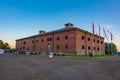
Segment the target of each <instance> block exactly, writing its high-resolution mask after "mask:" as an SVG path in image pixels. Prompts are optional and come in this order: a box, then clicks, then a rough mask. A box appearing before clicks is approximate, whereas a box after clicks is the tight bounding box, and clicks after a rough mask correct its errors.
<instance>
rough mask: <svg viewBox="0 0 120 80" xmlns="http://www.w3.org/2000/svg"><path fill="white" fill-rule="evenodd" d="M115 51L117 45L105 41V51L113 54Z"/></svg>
mask: <svg viewBox="0 0 120 80" xmlns="http://www.w3.org/2000/svg"><path fill="white" fill-rule="evenodd" d="M116 52H117V46H116V45H115V44H114V43H105V53H106V54H115V53H116Z"/></svg>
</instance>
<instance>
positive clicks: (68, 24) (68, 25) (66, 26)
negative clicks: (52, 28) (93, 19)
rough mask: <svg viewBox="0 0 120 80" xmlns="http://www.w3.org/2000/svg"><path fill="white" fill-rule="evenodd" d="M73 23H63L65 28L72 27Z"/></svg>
mask: <svg viewBox="0 0 120 80" xmlns="http://www.w3.org/2000/svg"><path fill="white" fill-rule="evenodd" d="M73 26H74V25H73V24H72V23H67V24H65V28H72V27H73Z"/></svg>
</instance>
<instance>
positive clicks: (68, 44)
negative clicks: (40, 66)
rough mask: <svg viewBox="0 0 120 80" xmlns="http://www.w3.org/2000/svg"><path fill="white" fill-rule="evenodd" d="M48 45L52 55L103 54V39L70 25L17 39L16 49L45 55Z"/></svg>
mask: <svg viewBox="0 0 120 80" xmlns="http://www.w3.org/2000/svg"><path fill="white" fill-rule="evenodd" d="M48 44H50V45H51V46H52V52H54V53H58V52H59V53H79V54H85V53H88V52H94V53H104V38H103V37H99V36H98V35H94V36H93V34H92V33H90V32H88V31H85V30H81V29H79V28H76V27H73V24H71V23H68V24H65V28H63V29H59V30H55V31H51V32H45V31H44V30H41V31H40V33H39V34H38V35H35V36H30V37H26V38H22V39H18V40H16V49H17V50H22V51H30V52H36V53H38V52H43V53H45V52H46V47H47V45H48ZM93 46H94V48H93Z"/></svg>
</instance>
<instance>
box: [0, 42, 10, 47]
mask: <svg viewBox="0 0 120 80" xmlns="http://www.w3.org/2000/svg"><path fill="white" fill-rule="evenodd" d="M0 48H2V49H10V46H9V44H8V43H7V42H5V43H4V42H3V41H2V40H0Z"/></svg>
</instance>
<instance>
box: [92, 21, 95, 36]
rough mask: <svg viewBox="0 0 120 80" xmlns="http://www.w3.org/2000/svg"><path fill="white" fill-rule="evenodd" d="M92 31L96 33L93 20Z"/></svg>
mask: <svg viewBox="0 0 120 80" xmlns="http://www.w3.org/2000/svg"><path fill="white" fill-rule="evenodd" d="M92 31H93V34H94V33H95V32H94V23H93V22H92Z"/></svg>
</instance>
